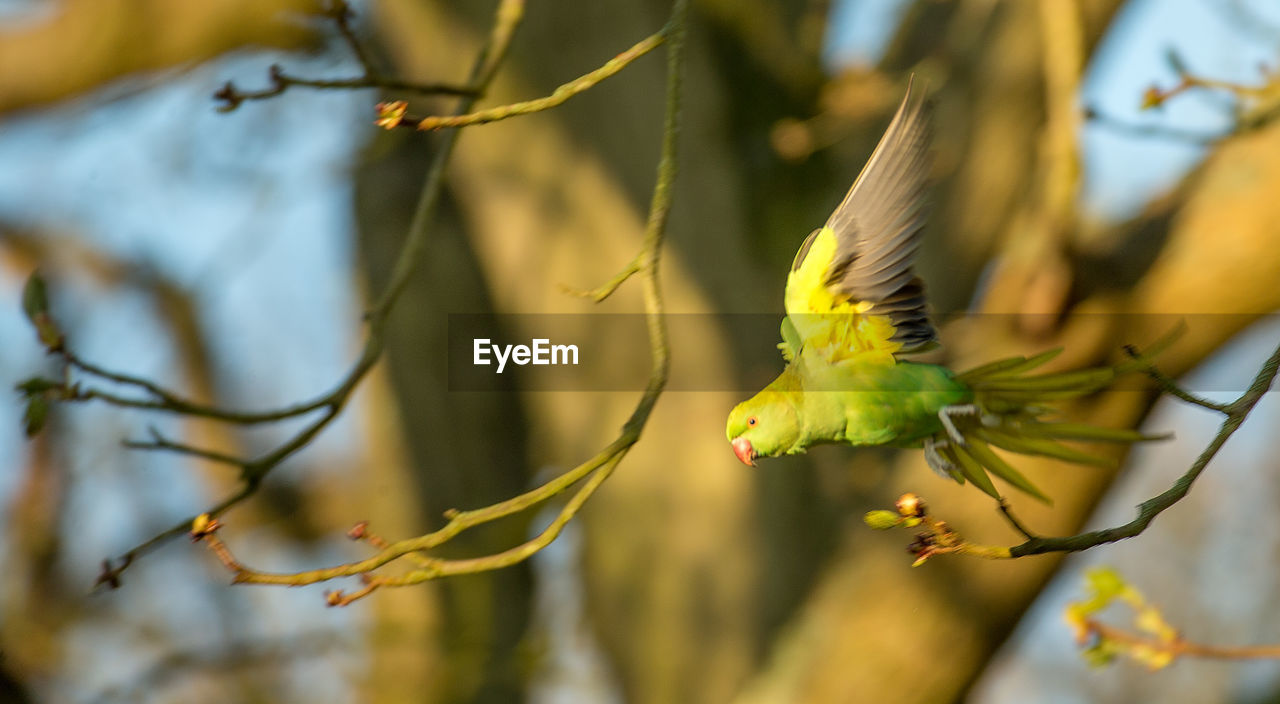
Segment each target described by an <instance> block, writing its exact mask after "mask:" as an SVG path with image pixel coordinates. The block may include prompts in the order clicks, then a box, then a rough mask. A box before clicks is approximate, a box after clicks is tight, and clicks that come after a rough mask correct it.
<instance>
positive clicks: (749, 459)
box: [732, 438, 756, 467]
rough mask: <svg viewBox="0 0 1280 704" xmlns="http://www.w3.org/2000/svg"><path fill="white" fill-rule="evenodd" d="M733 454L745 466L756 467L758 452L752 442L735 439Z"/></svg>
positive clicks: (744, 439)
mask: <svg viewBox="0 0 1280 704" xmlns="http://www.w3.org/2000/svg"><path fill="white" fill-rule="evenodd" d="M732 444H733V454H735V455H737V456H738V459H739V460H742V463H743V464H745V465H750V466H752V467H754V466H756V450H755V448H754V447H752V446H751V441H750V440H748V439H746V438H734V439H733V443H732Z"/></svg>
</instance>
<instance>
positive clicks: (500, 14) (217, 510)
mask: <svg viewBox="0 0 1280 704" xmlns="http://www.w3.org/2000/svg"><path fill="white" fill-rule="evenodd" d="M523 14H524V0H503V1H502V3H501V4H500V5H499V6H498V9H497V11H496V13H495V20H494V28H493V30H492V32H491V33H490V37H489V41H488V43H487V44H486V46H485V48H484V49H483V50H482V51H481V53H480V55H479V56H478V57H477V59H476V62H475V66H474V68H473V69H472V83H473V84H474V85H476V86H479V87H480V88H481V89H483V88H484V87H486V86H487V85H488V84H489V82H490V81H491V80H492V78H493V75H494V73H495V72H496V71H497V67H498V66H499V65H500V64H501V62H502V60H503V58H505V56H506V53H507V49H508V48H509V47H510V43H511V38H512V36H513V34H514V32H515V28H516V26H517V25H518V24H519V23H520V20H521V19H522V17H523ZM475 100H476V98H475V97H474V96H472V97H467V98H463V99H462V101H461V103H460V105H459V106H458V112H460V113H465V112H467V111H468V110H470V109H471V107H472V106H473V105H474V103H475ZM457 134H458V133H457V132H451V133H449V134H447V135H445V136H444V137H443V138H441V140H440V142H439V143H438V145H437V150H436V153H435V157H434V159H433V160H432V162H431V165H430V167H429V169H428V172H427V177H426V180H425V182H424V183H423V187H422V191H421V195H420V196H419V198H418V204H417V207H416V208H415V210H414V215H413V219H412V221H411V222H410V225H409V230H408V233H407V234H406V236H405V241H404V244H403V245H401V248H400V252H399V254H398V255H397V258H396V263H395V267H394V269H393V271H392V273H391V278H390V280H389V281H388V283H387V286H386V288H385V289H384V290H383V292H382V294H381V296H380V297H379V298H378V299H377V302H376V303H375V305H374V306H373V307H372V308H371V309H370V310H369V312H368V313H367V314H366V321H367V324H368V335H367V337H366V338H365V345H364V349H363V350H362V351H361V354H360V357H359V358H358V359H357V360H356V362H355V364H354V365H353V366H352V368H351V371H350V372H348V373H347V375H346V376H345V377H344V378H343V379H342V381H341V382H339V384H338V385H337V386H336V387H335V388H334V389H333V390H332V391H331V392H329V393H328V394H326V395H325V396H324V397H322V398H321V399H318V400H317V401H315V402H313V410H314V409H319V408H323V409H324V413H322V414H321V415H320V417H319V418H317V419H315V420H313V421H312V422H311V423H309V424H308V425H307V426H306V427H304V428H303V429H302V430H301V431H299V432H298V433H297V434H295V435H294V436H293V437H292V438H290V439H289V440H287V441H286V442H285V443H284V444H282V445H280V446H279V447H277V448H276V449H275V450H272V451H271V452H269V453H267V454H265V455H263V456H261V457H259V458H256V459H252V460H244V461H243V464H242V474H241V476H242V479H243V481H244V484H243V486H242V487H241V488H240V489H239V490H237V491H236V492H234V493H233V494H231V495H230V496H228V497H227V498H225V499H223V500H222V501H221V502H219V503H218V504H216V505H214V506H212V507H210V508H208V509H206V510H205V511H204V512H203V513H202V514H200V515H209V516H219V515H221V514H222V513H224V512H225V511H226V510H227V509H229V508H231V507H232V506H235V505H236V504H238V503H240V502H241V501H244V500H245V499H247V498H248V497H250V496H252V495H253V494H254V493H255V492H256V491H257V489H258V487H259V485H260V484H261V483H262V480H263V479H264V478H265V477H266V476H267V475H268V474H269V473H270V472H271V471H272V470H273V469H274V468H275V467H277V466H279V464H280V463H281V462H283V461H284V460H285V459H286V458H288V457H289V456H290V455H292V454H293V453H294V452H297V451H298V450H300V449H301V448H303V447H304V446H306V445H307V444H308V443H310V442H311V440H312V439H313V438H314V437H315V436H316V435H317V434H319V433H320V432H321V431H322V430H324V428H326V427H327V426H328V425H329V423H331V422H332V421H333V420H334V419H335V418H336V417H337V416H338V415H339V414H340V413H341V411H342V408H343V406H344V405H345V404H346V402H347V400H348V399H349V398H350V396H351V394H352V392H354V390H355V389H356V387H357V386H358V385H359V383H360V381H361V380H362V379H363V378H364V376H365V375H366V374H367V373H368V372H369V370H370V369H372V368H373V366H374V365H375V364H376V363H377V361H378V359H379V358H380V357H381V355H382V350H383V347H384V346H385V334H386V323H387V317H388V315H389V314H390V312H391V309H392V307H393V306H394V305H395V303H396V301H397V300H398V299H399V297H400V295H401V294H402V293H403V292H404V289H405V287H406V286H407V285H408V283H409V279H410V278H411V277H412V276H413V274H414V271H415V270H416V268H417V262H418V261H420V260H421V258H422V257H421V256H420V255H421V252H422V250H423V248H424V247H425V246H426V240H427V231H428V227H427V226H428V224H429V223H430V221H431V217H432V214H433V213H434V210H435V207H436V203H437V201H438V200H439V195H440V190H441V185H442V183H443V174H444V170H445V166H446V164H447V163H448V161H449V158H450V156H451V155H452V152H453V146H454V144H455V142H456V141H457ZM116 377H118V379H119V380H124V381H123V383H133V384H135V385H138V386H142V388H146V389H148V390H149V391H152V393H156V391H155V390H154V389H153V388H151V387H150V386H148V384H150V382H146V381H145V380H140V379H135V378H132V377H125V376H123V375H116ZM108 378H110V377H108ZM152 386H153V385H152ZM157 388H158V387H157ZM191 449H193V450H196V448H191ZM198 451H200V452H208V451H203V450H198ZM198 517H199V516H191V517H188V518H185V519H183V520H182V521H180V522H178V523H176V524H174V525H173V526H172V527H170V528H169V529H168V530H166V531H164V532H162V533H160V534H158V535H156V536H154V537H152V538H151V539H149V540H147V541H145V542H143V543H141V544H139V545H137V546H135V547H134V548H132V549H131V550H129V551H128V552H126V553H124V555H122V556H121V557H119V558H117V559H115V560H109V561H108V566H107V569H106V570H104V574H107V573H108V572H109V573H110V574H108V575H107V577H108V579H103V578H101V577H100V578H99V581H98V583H99V584H103V583H111V584H115V583H118V582H119V575H120V572H121V571H123V570H124V569H126V568H127V567H128V566H129V565H130V564H132V563H133V562H134V561H135V560H136V559H137V558H138V557H140V556H142V555H143V554H145V553H147V552H150V551H151V550H153V549H154V548H156V547H157V546H159V545H161V544H163V543H164V542H167V541H168V540H170V539H172V538H174V537H177V536H179V535H182V534H184V533H186V532H187V531H188V529H189V527H190V526H191V524H192V522H193V521H194V520H196V518H198Z"/></svg>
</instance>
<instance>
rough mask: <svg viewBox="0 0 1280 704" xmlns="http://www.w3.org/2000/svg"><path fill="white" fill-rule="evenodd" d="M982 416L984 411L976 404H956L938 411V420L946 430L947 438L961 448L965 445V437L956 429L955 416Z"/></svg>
mask: <svg viewBox="0 0 1280 704" xmlns="http://www.w3.org/2000/svg"><path fill="white" fill-rule="evenodd" d="M981 415H982V409H980V408H978V404H976V403H964V404H955V405H951V406H943V407H942V408H940V409H938V420H940V421H942V427H943V428H945V429H946V431H947V437H949V438H951V439H952V440H953V441H955V443H956V444H957V445H960V446H963V445H964V435H961V434H960V430H959V429H958V428H956V423H955V420H954V419H953V418H954V416H979V417H980V416H981Z"/></svg>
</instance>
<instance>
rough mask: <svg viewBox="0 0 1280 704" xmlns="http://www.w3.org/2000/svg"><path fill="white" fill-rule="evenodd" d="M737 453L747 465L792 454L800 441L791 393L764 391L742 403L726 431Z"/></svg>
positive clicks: (736, 409) (733, 414)
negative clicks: (763, 459)
mask: <svg viewBox="0 0 1280 704" xmlns="http://www.w3.org/2000/svg"><path fill="white" fill-rule="evenodd" d="M725 434H726V435H727V436H728V437H729V442H730V444H732V445H733V454H735V455H737V456H738V459H740V460H742V462H743V463H744V464H749V465H755V460H756V458H757V457H776V456H777V455H781V454H785V453H786V452H788V451H790V450H791V449H792V448H793V447H794V446H795V444H796V442H797V440H799V438H800V423H799V420H798V419H797V417H796V407H795V403H794V401H793V400H792V399H791V398H790V395H789V394H785V393H781V392H778V391H769V390H765V391H761V392H760V393H758V394H756V395H755V396H753V397H752V398H751V399H750V400H747V401H743V402H742V403H740V404H738V406H737V407H736V408H734V409H733V412H731V413H730V414H729V424H728V427H727V428H726V429H725Z"/></svg>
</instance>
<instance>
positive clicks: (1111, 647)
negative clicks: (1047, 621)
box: [1065, 567, 1280, 670]
mask: <svg viewBox="0 0 1280 704" xmlns="http://www.w3.org/2000/svg"><path fill="white" fill-rule="evenodd" d="M1085 586H1086V588H1087V589H1088V595H1087V597H1086V598H1085V600H1084V601H1080V602H1074V603H1071V604H1068V605H1067V608H1066V614H1065V616H1066V620H1067V623H1068V624H1070V626H1071V628H1072V630H1073V631H1075V638H1076V643H1077V644H1078V645H1079V646H1080V647H1081V648H1082V654H1083V656H1084V658H1085V660H1087V661H1088V662H1089V663H1090V664H1091V665H1095V666H1102V665H1108V664H1110V663H1111V662H1113V661H1114V660H1115V659H1116V657H1118V656H1121V655H1125V656H1128V657H1130V658H1132V659H1134V660H1136V661H1138V662H1140V663H1142V664H1143V665H1146V666H1147V667H1148V668H1149V669H1151V670H1159V669H1162V668H1165V667H1168V666H1169V665H1171V664H1173V662H1174V660H1177V659H1178V658H1180V657H1198V658H1214V659H1221V660H1248V659H1254V658H1280V645H1252V646H1250V645H1244V646H1239V645H1237V646H1224V645H1206V644H1203V643H1197V642H1194V641H1190V640H1187V639H1186V638H1184V637H1183V636H1182V634H1181V633H1179V632H1178V630H1177V629H1176V628H1174V627H1173V626H1171V625H1170V624H1169V623H1168V622H1167V621H1166V620H1165V618H1164V615H1163V614H1161V613H1160V609H1158V608H1157V607H1156V606H1154V605H1153V604H1151V603H1149V602H1148V601H1147V599H1146V598H1145V597H1144V596H1143V595H1142V593H1141V592H1139V591H1138V590H1137V589H1136V588H1134V587H1133V586H1132V585H1130V584H1129V583H1128V582H1126V581H1125V580H1124V578H1123V577H1121V576H1120V574H1119V573H1117V572H1116V571H1115V570H1112V569H1109V568H1103V567H1095V568H1092V569H1090V570H1088V571H1087V572H1086V573H1085ZM1116 601H1119V602H1123V603H1124V604H1125V605H1127V606H1128V607H1129V608H1130V609H1132V610H1133V612H1134V616H1133V629H1132V630H1125V629H1123V628H1119V627H1116V626H1112V625H1109V624H1106V623H1103V622H1102V621H1099V620H1098V619H1097V618H1095V615H1096V614H1099V613H1100V612H1102V611H1103V610H1105V609H1106V608H1107V607H1108V606H1110V605H1111V604H1112V603H1113V602H1116Z"/></svg>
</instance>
